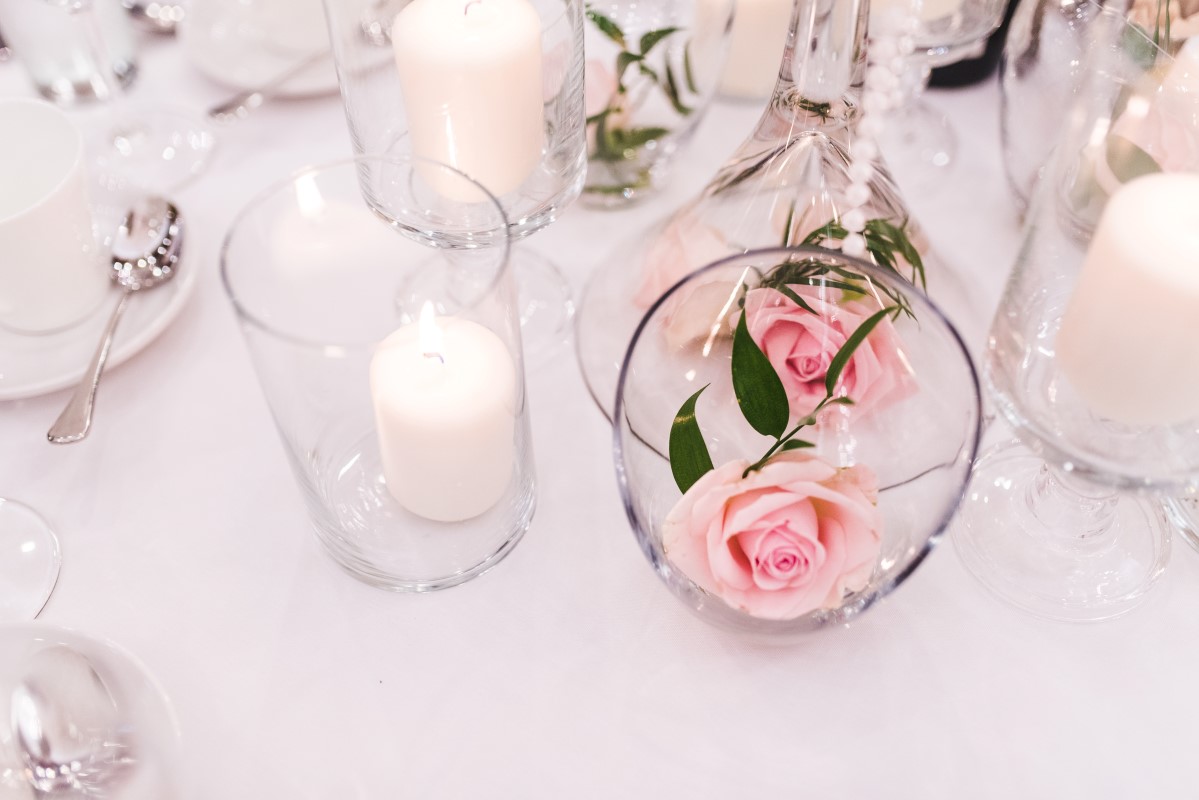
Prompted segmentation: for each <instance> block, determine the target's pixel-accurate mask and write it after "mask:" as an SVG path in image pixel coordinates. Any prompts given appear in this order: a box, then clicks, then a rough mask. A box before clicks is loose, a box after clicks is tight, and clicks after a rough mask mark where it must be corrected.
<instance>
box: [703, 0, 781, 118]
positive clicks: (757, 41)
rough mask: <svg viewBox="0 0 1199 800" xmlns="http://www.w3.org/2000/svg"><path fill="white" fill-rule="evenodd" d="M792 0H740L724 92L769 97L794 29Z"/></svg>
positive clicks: (726, 69)
mask: <svg viewBox="0 0 1199 800" xmlns="http://www.w3.org/2000/svg"><path fill="white" fill-rule="evenodd" d="M791 8H792V0H737V9H736V12H735V13H734V14H733V29H732V31H731V33H730V34H729V54H728V58H727V59H726V61H725V64H724V72H723V73H722V74H721V78H720V92H721V94H725V95H729V96H732V97H747V98H759V97H769V96H770V93H771V91H773V90H774V84H775V82H776V81H777V80H778V77H779V64H780V63H781V62H782V60H783V46H784V45H785V44H786V42H787V32H788V31H789V30H790V28H791Z"/></svg>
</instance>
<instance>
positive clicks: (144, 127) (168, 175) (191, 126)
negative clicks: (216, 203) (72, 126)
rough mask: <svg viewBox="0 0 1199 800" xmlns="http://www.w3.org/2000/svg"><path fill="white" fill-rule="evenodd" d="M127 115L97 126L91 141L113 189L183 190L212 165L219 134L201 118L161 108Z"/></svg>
mask: <svg viewBox="0 0 1199 800" xmlns="http://www.w3.org/2000/svg"><path fill="white" fill-rule="evenodd" d="M122 111H123V113H124V115H125V119H122V120H112V119H111V118H109V119H106V120H105V121H104V122H100V123H99V124H97V125H95V126H94V129H95V130H97V131H98V134H97V135H96V136H95V137H94V138H93V139H92V140H91V141H89V142H88V149H89V151H90V153H91V157H92V160H93V163H94V164H95V165H96V168H97V171H98V173H99V174H100V175H101V176H102V177H101V180H102V181H104V182H105V183H106V184H108V188H119V187H124V186H129V187H133V188H136V189H142V190H147V191H153V192H157V193H165V192H168V191H171V190H175V189H178V188H180V187H181V186H183V185H185V184H187V183H188V182H190V181H191V180H192V179H193V178H195V177H196V176H198V175H200V174H201V173H202V172H203V171H204V169H205V168H206V167H207V166H208V161H209V158H210V157H211V156H212V152H213V149H214V148H215V147H216V138H215V137H214V135H213V133H212V131H211V129H209V128H208V127H207V126H205V125H204V124H203V122H202V121H200V120H198V119H196V118H194V117H192V116H190V115H188V114H184V113H176V112H174V111H170V110H167V109H161V108H144V107H136V106H135V107H131V108H122Z"/></svg>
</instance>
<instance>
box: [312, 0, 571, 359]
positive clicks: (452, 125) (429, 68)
mask: <svg viewBox="0 0 1199 800" xmlns="http://www.w3.org/2000/svg"><path fill="white" fill-rule="evenodd" d="M325 10H326V16H327V19H328V23H329V32H330V40H331V42H332V45H333V56H334V59H335V61H336V65H337V75H338V80H339V82H340V85H341V94H342V99H343V101H344V104H345V112H346V120H347V122H348V123H349V128H350V137H351V140H352V142H353V145H354V150H355V152H356V153H358V154H360V155H408V156H413V157H415V158H428V159H432V160H435V161H439V162H441V163H444V164H447V165H449V166H451V167H453V168H455V169H457V170H460V171H462V172H463V173H465V174H467V175H469V176H470V177H471V178H473V179H474V180H476V181H478V182H479V183H480V184H482V185H483V186H485V187H486V188H487V190H488V191H489V192H490V193H491V194H493V195H494V196H496V197H497V198H498V199H499V203H500V205H501V206H502V207H503V209H504V212H505V214H506V215H507V217H508V220H509V223H508V225H509V233H510V234H511V235H512V236H513V237H514V238H517V239H520V238H524V237H526V236H528V235H530V234H532V233H534V232H536V231H538V230H541V229H542V228H544V227H545V226H546V225H549V224H550V223H552V222H553V221H554V220H555V219H557V217H558V216H559V215H560V214H561V213H562V211H563V210H564V209H565V208H566V206H567V205H568V204H569V203H571V202H572V201H573V200H574V199H575V198H577V197H578V195H579V192H580V191H581V190H582V187H583V178H584V173H585V171H586V163H587V160H586V159H587V153H586V140H585V130H584V129H585V118H584V101H583V4H582V2H581V0H446V1H445V2H439V0H410V1H408V2H404V1H403V0H401V2H395V3H379V2H376V0H326V2H325ZM514 269H515V272H516V275H517V283H518V289H519V292H520V296H521V309H522V324H523V325H524V326H525V339H526V342H527V343H528V344H530V345H531V347H532V348H533V349H535V350H548V349H551V348H552V347H553V346H554V345H555V344H556V343H558V342H560V341H564V340H565V337H566V335H567V334H568V332H569V321H570V317H571V314H572V313H573V308H574V306H573V301H572V299H571V296H570V292H569V289H568V287H567V285H566V283H565V281H564V280H563V278H562V276H561V275H560V274H559V273H558V271H557V269H556V268H555V267H554V266H553V264H551V263H550V262H548V261H547V260H545V259H544V258H541V257H539V256H537V255H536V254H534V253H532V252H531V251H528V250H527V249H522V250H520V251H519V252H518V253H517V254H516V255H515V261H514Z"/></svg>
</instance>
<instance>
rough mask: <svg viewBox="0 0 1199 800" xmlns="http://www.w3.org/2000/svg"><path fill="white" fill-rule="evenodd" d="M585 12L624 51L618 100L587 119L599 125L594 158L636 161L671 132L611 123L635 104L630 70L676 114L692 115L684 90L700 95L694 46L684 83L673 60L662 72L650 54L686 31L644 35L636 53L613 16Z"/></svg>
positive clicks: (619, 59) (686, 57)
mask: <svg viewBox="0 0 1199 800" xmlns="http://www.w3.org/2000/svg"><path fill="white" fill-rule="evenodd" d="M585 13H586V15H587V19H588V20H590V21H591V23H592V24H593V25H595V27H596V29H597V30H599V31H600V32H601V33H602V34H604V36H606V37H607V38H608V39H609V40H611V41H612V42H614V43H615V44H616V45H617V46H618V47H619V48H620V52H619V53H617V55H616V97H615V99H614V100H613V101H611V102H609V104H608V106H607V107H606V108H604V109H603V110H601V111H598V112H596V113H595V114H593V115H591V116H590V117H588V118H587V124H588V125H595V126H596V129H595V152H594V153H592V155H591V157H592V158H593V159H596V160H598V161H607V162H620V161H627V160H629V159H632V158H634V157H635V156H636V152H637V150H638V149H640V148H641V147H644V146H645V145H647V144H649V143H650V142H653V141H656V140H658V139H661V138H662V137H663V136H666V135H667V134H669V133H670V130H669V129H668V128H663V127H658V126H653V127H650V126H646V127H628V128H624V127H618V126H613V125H611V124H610V120H609V117H611V116H612V115H613V114H616V113H618V112H619V111H621V110H622V109H623V108H625V107H626V105H627V104H628V103H630V102H631V101H630V100H629V94H630V84H629V83H628V82H627V80H626V78H627V76H628V73H629V70H631V69H633V68H636V71H637V72H638V73H639V74H641V75H643V76H645V77H646V78H649V79H650V80H651V81H652V82H653V83H654V84H655V85H656V86H658V87H659V88H660V89H661V90H662V92H663V93H664V94H665V95H666V99H667V100H669V101H670V105H671V107H672V108H674V110H675V112H676V113H678V114H679V115H680V116H684V117H686V116H689V115H690V114H692V113H694V111H695V108H694V107H693V106H690V105H688V104H687V103H686V102H685V101H684V89H686V90H687V91H689V92H690V93H692V94H697V93H698V92H699V87H698V85H697V83H696V80H695V73H694V71H693V70H692V67H691V50H690V43H689V42H688V43H687V44H685V45H684V46H683V68H682V76H681V78H682V80H680V76H679V75H678V74H676V70H675V68H674V67H673V66H672V65H671V63H670V61H669V60H667V61H666V62H665V66H664V67H662V68H661V69H660V70H659V69H655V68H654V67H653V66H652V65H651V64H650V62H649V55H650V52H651V51H652V50H653V49H654V48H655V47H657V45H658V44H659V43H660V42H663V41H665V40H666V39H667V38H668V37H670V36H672V35H674V34H676V33H679V32H680V31H681V30H682V28H679V27H677V26H671V27H667V28H658V29H656V30H652V31H649V32H647V33H645V34H642V36H641V37H640V38H639V39H638V40H637V42H636V49H635V50H634V49H633V48H632V47H630V42H629V38H628V37H627V36H626V34H625V32H624V31H623V30H622V29H621V27H620V26H619V25H618V24H616V22H614V21H613V20H612V19H611V18H610V17H607V16H605V15H604V14H602V13H600V12H599V11H596V10H595V9H594V8H591V7H587V9H586V12H585Z"/></svg>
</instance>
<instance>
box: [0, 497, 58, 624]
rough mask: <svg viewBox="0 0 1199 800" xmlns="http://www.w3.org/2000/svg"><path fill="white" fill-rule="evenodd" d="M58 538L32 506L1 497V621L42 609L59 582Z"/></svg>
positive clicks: (28, 617)
mask: <svg viewBox="0 0 1199 800" xmlns="http://www.w3.org/2000/svg"><path fill="white" fill-rule="evenodd" d="M61 566H62V555H61V553H60V552H59V548H58V538H57V537H56V536H55V535H54V531H53V530H51V528H50V526H49V525H48V524H47V523H46V521H45V520H44V519H42V517H41V516H40V515H39V514H38V513H37V512H36V511H34V510H33V509H32V508H30V507H29V506H26V505H23V504H22V503H17V502H14V501H12V500H5V499H3V498H0V622H24V621H27V620H31V619H33V618H34V617H36V616H37V615H38V614H40V613H41V611H42V609H43V608H44V607H45V606H46V601H47V600H49V599H50V593H51V592H53V591H54V585H55V584H56V583H57V582H58V571H59V569H60V568H61Z"/></svg>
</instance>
